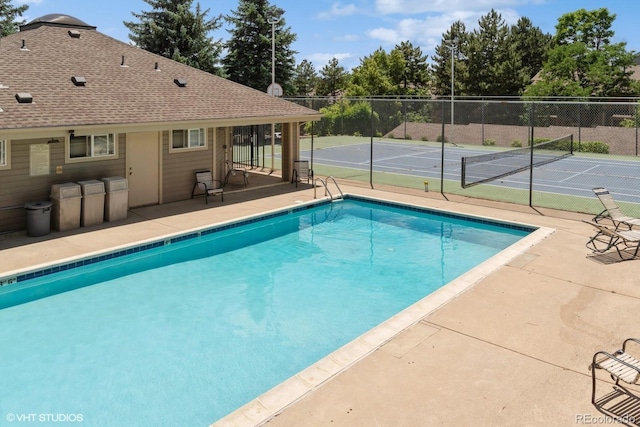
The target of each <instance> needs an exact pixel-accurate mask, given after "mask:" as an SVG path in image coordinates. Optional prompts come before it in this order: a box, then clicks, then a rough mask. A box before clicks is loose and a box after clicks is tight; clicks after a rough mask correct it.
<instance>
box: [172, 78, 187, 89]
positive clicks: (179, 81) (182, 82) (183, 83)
mask: <svg viewBox="0 0 640 427" xmlns="http://www.w3.org/2000/svg"><path fill="white" fill-rule="evenodd" d="M173 82H174V83H175V84H177V85H178V87H186V86H187V81H186V80H185V79H173Z"/></svg>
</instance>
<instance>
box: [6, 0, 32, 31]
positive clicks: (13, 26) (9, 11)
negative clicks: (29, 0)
mask: <svg viewBox="0 0 640 427" xmlns="http://www.w3.org/2000/svg"><path fill="white" fill-rule="evenodd" d="M28 8H29V5H26V4H23V5H22V6H18V7H14V6H12V5H11V0H0V37H4V36H8V35H9V34H13V33H16V32H18V30H19V28H20V25H24V24H25V21H24V20H22V21H16V18H17V17H18V16H22V14H23V13H24V12H26V11H27V9H28Z"/></svg>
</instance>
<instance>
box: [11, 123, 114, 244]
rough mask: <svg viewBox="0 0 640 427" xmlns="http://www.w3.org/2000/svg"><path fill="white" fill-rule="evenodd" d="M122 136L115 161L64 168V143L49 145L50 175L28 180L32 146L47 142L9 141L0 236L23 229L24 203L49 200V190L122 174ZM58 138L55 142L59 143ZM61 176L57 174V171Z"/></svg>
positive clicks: (80, 164) (24, 221)
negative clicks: (63, 185)
mask: <svg viewBox="0 0 640 427" xmlns="http://www.w3.org/2000/svg"><path fill="white" fill-rule="evenodd" d="M125 138H126V135H125V134H119V135H118V158H117V159H110V160H100V161H91V162H82V163H73V164H65V162H64V161H65V143H64V142H63V141H61V142H59V143H53V144H48V147H49V159H50V162H49V174H48V175H41V176H30V165H29V153H30V145H31V144H46V143H47V141H48V140H49V138H44V139H32V140H13V141H11V169H9V170H0V233H2V232H7V231H13V230H21V229H25V228H26V212H25V210H24V208H23V206H24V204H25V203H28V202H34V201H40V200H49V194H50V193H51V186H52V185H53V184H61V183H65V182H77V181H83V180H88V179H101V178H105V177H108V176H124V174H125ZM60 139H61V138H58V140H60ZM58 166H60V167H62V173H59V174H56V167H58Z"/></svg>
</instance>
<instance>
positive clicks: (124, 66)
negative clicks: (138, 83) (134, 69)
mask: <svg viewBox="0 0 640 427" xmlns="http://www.w3.org/2000/svg"><path fill="white" fill-rule="evenodd" d="M120 66H121V67H123V68H127V67H128V65H127V64H125V63H124V55H122V61H121V62H120Z"/></svg>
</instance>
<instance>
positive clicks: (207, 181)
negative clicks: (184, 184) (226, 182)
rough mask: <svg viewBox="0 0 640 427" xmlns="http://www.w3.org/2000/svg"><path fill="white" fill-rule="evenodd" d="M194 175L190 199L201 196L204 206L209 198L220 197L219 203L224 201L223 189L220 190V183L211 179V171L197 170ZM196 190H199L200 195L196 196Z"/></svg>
mask: <svg viewBox="0 0 640 427" xmlns="http://www.w3.org/2000/svg"><path fill="white" fill-rule="evenodd" d="M195 174H196V182H195V184H193V189H192V190H191V198H192V199H193V197H194V196H203V195H204V202H205V203H206V204H208V203H209V200H208V197H209V196H220V199H221V201H224V189H223V188H222V182H221V181H220V180H217V179H213V176H212V175H211V171H210V170H208V169H203V170H197V171H195ZM196 190H200V191H201V193H199V194H196Z"/></svg>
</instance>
